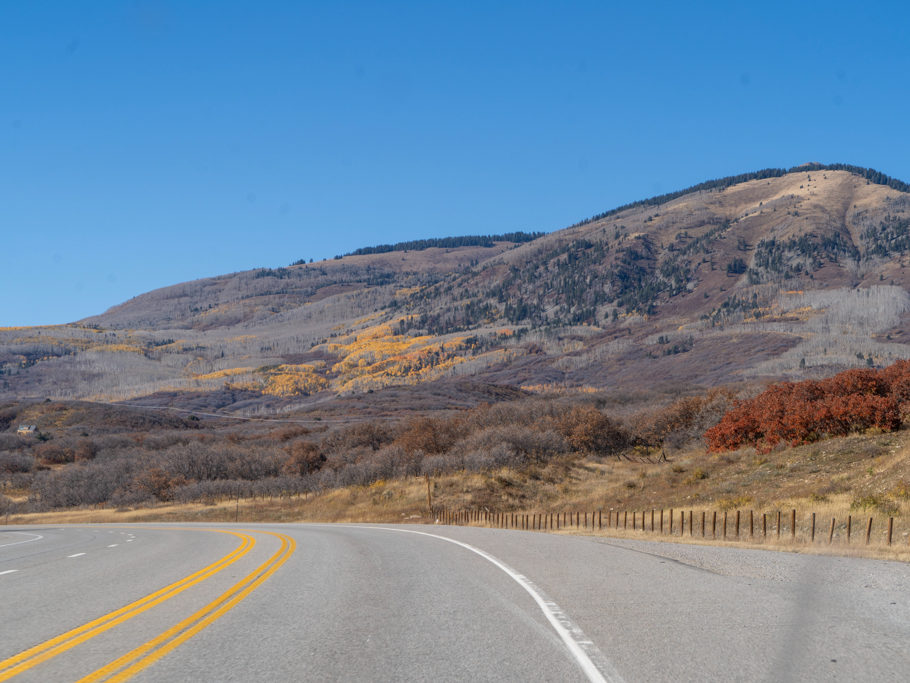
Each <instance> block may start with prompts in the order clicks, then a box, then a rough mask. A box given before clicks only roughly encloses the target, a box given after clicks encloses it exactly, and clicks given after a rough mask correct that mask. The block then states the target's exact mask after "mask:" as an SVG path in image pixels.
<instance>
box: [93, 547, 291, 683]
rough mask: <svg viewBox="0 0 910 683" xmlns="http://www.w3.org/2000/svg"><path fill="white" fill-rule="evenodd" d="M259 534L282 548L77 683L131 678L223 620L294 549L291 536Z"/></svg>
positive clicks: (118, 681) (276, 568)
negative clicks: (216, 594)
mask: <svg viewBox="0 0 910 683" xmlns="http://www.w3.org/2000/svg"><path fill="white" fill-rule="evenodd" d="M258 533H266V534H270V535H272V536H275V537H276V538H280V539H281V547H280V548H279V549H278V551H277V552H276V553H275V554H274V555H272V556H271V557H270V558H269V559H268V560H266V561H265V562H264V563H263V564H261V565H260V566H259V567H257V568H256V569H255V570H254V571H253V572H252V573H250V574H248V575H247V576H245V577H244V578H243V579H241V580H240V581H238V582H237V583H236V584H234V585H233V586H232V587H231V588H229V589H228V590H227V591H226V592H224V593H223V594H222V595H221V596H219V597H218V598H216V599H215V600H213V601H212V602H210V603H209V604H208V605H206V606H205V607H203V608H202V609H200V610H199V611H197V612H196V613H195V614H192V615H190V616H189V617H187V618H186V619H184V620H183V621H181V622H180V623H179V624H177V625H176V626H174V627H172V628H169V629H168V630H167V631H165V632H164V633H162V634H161V635H159V636H157V637H155V638H153V639H152V640H150V641H148V642H147V643H145V644H144V645H140V646H139V647H137V648H135V649H134V650H131V651H130V652H128V653H126V654H125V655H123V656H122V657H119V658H118V659H115V660H114V661H113V662H111V663H110V664H107V665H106V666H104V667H102V668H100V669H98V670H97V671H95V672H93V673H91V674H89V675H88V676H86V677H84V678H81V679H79V681H78V682H77V683H96V682H97V681H102V680H103V681H108V682H110V683H120V682H121V681H125V680H127V679H128V678H131V677H133V676H134V675H136V674H137V673H139V672H140V671H142V670H143V669H145V668H146V667H148V666H150V665H151V664H153V663H155V662H156V661H158V660H159V659H161V658H162V657H164V656H165V655H166V654H168V653H169V652H171V651H173V650H174V649H175V648H177V647H178V646H180V645H181V644H183V643H185V642H186V641H187V640H189V639H190V638H192V637H193V636H194V635H196V634H197V633H199V632H200V631H201V630H203V629H204V628H206V627H207V626H209V625H210V624H212V623H213V622H214V621H215V620H217V619H219V618H220V617H222V616H223V615H224V614H225V613H226V612H227V611H228V610H230V609H231V608H232V607H234V606H235V605H236V604H237V603H239V602H240V601H241V600H243V599H244V598H245V597H246V596H247V595H249V594H250V593H251V592H253V591H254V590H255V589H256V588H258V587H259V586H260V585H261V584H262V583H263V582H264V581H265V580H266V579H268V578H269V577H270V576H271V575H272V574H274V573H275V572H276V571H278V568H279V567H280V566H281V565H283V564H284V563H285V562H286V561H287V559H288V558H289V557H290V556H291V554H292V553H293V552H294V549H295V548H296V546H297V544H296V543H295V542H294V539H293V538H291V537H290V536H285V535H284V534H276V533H273V532H271V531H263V532H258ZM156 648H157V649H156ZM124 667H126V668H124Z"/></svg>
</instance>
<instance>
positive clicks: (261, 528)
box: [0, 524, 910, 682]
mask: <svg viewBox="0 0 910 683" xmlns="http://www.w3.org/2000/svg"><path fill="white" fill-rule="evenodd" d="M908 644H910V565H907V564H902V563H895V562H881V561H873V560H862V559H852V558H833V557H817V556H808V555H793V554H782V553H771V552H764V551H754V550H741V549H736V548H730V547H723V548H719V547H704V546H700V547H697V546H686V545H680V544H661V543H653V542H637V541H620V540H616V539H607V538H593V537H570V536H557V535H549V534H541V533H536V534H535V533H533V532H518V531H504V530H491V529H471V528H451V527H438V526H437V527H430V526H398V527H381V526H373V525H369V526H368V525H362V526H354V525H315V524H314V525H254V526H244V525H236V526H235V525H221V526H217V527H212V526H193V525H179V526H177V525H175V526H167V525H157V526H153V525H124V526H116V527H115V526H53V527H43V526H41V527H39V526H35V527H0V682H2V681H4V680H15V681H42V682H43V681H121V680H128V679H129V680H133V681H182V680H194V681H354V680H365V681H377V680H381V681H399V680H400V681H431V680H432V681H463V680H484V681H486V680H503V681H574V680H578V681H584V680H609V681H623V680H625V681H704V680H724V681H732V680H741V681H785V680H794V681H797V680H798V681H830V680H835V681H836V680H844V681H848V680H876V681H889V680H894V681H904V680H907V672H908V671H910V650H908V647H907V646H908Z"/></svg>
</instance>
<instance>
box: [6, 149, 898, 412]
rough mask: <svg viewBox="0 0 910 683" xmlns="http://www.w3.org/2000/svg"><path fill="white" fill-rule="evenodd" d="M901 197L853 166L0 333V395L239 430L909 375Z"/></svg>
mask: <svg viewBox="0 0 910 683" xmlns="http://www.w3.org/2000/svg"><path fill="white" fill-rule="evenodd" d="M907 189H908V188H907V186H906V185H904V184H903V183H901V182H900V181H896V180H893V179H891V178H888V177H887V176H883V175H882V174H879V173H877V172H874V171H870V170H867V169H860V168H857V167H845V166H840V165H838V166H830V167H822V166H819V165H809V166H805V167H799V168H797V169H791V170H789V171H784V170H773V169H772V170H769V171H761V172H758V173H755V174H749V175H745V176H738V177H736V178H729V179H721V180H718V181H711V182H709V183H704V184H702V185H701V186H696V187H695V188H691V189H690V190H689V191H683V192H680V193H673V194H671V195H665V196H663V197H659V198H654V199H651V200H644V201H643V202H639V203H636V204H634V205H630V206H628V207H622V208H620V209H617V210H614V211H610V212H607V213H605V214H602V215H600V216H597V217H594V218H593V219H590V220H588V221H585V222H583V223H580V224H578V225H575V226H572V227H570V228H567V229H564V230H559V231H556V232H553V233H550V234H547V235H543V236H540V237H537V238H536V239H532V240H530V241H525V240H523V239H518V238H514V241H506V240H500V241H497V242H495V243H493V244H492V246H490V243H489V242H482V241H481V242H476V243H475V244H474V245H470V246H454V247H431V248H427V249H419V250H413V249H408V250H404V249H403V248H402V250H388V251H385V250H383V251H381V253H364V252H371V251H375V250H368V249H367V250H362V252H361V253H359V254H354V255H348V256H345V257H343V258H336V259H333V260H329V261H323V262H320V263H309V264H299V265H294V266H291V267H288V268H278V269H258V270H253V271H247V272H243V273H235V274H232V275H225V276H220V277H217V278H210V279H205V280H198V281H195V282H190V283H183V284H180V285H175V286H173V287H168V288H165V289H162V290H156V291H154V292H149V293H148V294H144V295H142V296H139V297H136V298H135V299H132V300H130V301H128V302H125V303H124V304H121V305H120V306H116V307H114V308H112V309H110V310H109V311H107V312H106V313H104V314H102V315H99V316H95V317H93V318H89V319H87V320H84V321H81V322H80V323H78V324H74V325H66V326H55V327H50V328H36V329H16V330H13V329H6V330H0V367H2V371H3V373H4V374H3V376H2V378H0V380H2V381H0V396H7V397H23V396H53V397H57V398H86V397H88V398H100V399H104V400H110V399H127V398H135V397H142V396H145V395H148V394H152V393H156V392H158V393H159V397H158V400H159V401H169V400H176V398H175V396H176V394H175V393H174V392H178V393H181V394H184V395H185V392H188V391H190V392H196V393H194V394H193V395H198V396H199V397H200V398H199V400H200V401H204V402H205V404H206V405H211V404H212V403H215V404H217V405H218V406H219V407H220V409H222V410H230V409H231V407H232V406H233V407H234V409H237V410H243V411H245V412H250V411H254V410H258V409H268V410H274V409H279V408H280V409H284V410H289V409H293V408H306V407H307V406H312V405H316V404H320V403H324V402H325V401H329V400H331V399H332V398H333V397H334V396H336V395H342V396H344V395H351V394H362V393H363V392H376V391H377V390H381V389H383V388H385V387H391V386H396V385H398V386H400V385H416V384H421V383H424V382H433V383H435V384H437V385H438V384H439V383H440V382H442V383H447V382H449V383H450V382H452V381H453V380H456V379H458V378H463V377H473V378H474V380H475V384H474V385H472V386H476V385H477V382H479V383H480V384H500V385H503V384H504V385H509V386H512V387H516V388H523V389H525V390H530V391H540V390H551V389H560V390H564V389H565V388H570V389H575V390H590V389H598V390H604V389H608V390H614V391H628V390H631V389H634V390H639V389H641V388H642V387H645V388H648V389H655V388H656V389H660V390H665V391H671V392H677V391H681V390H685V389H687V388H693V387H696V386H710V385H717V384H726V383H731V382H754V381H756V380H761V379H766V378H777V377H798V376H803V375H812V374H830V373H831V372H834V371H835V370H839V369H843V368H844V367H850V366H854V365H867V364H869V365H873V364H887V363H889V362H891V361H892V360H893V359H895V358H903V357H908V356H910V346H908V345H907V344H905V343H904V337H905V336H906V335H907V332H908V328H907V318H906V313H907V311H908V310H910V296H908V294H907V290H908V287H910V277H908V269H907V268H906V265H907V262H908V259H910V194H908V193H907ZM502 237H504V238H507V237H509V236H502ZM535 237H536V236H535ZM478 244H481V245H480V246H478ZM162 392H170V393H162ZM480 394H481V395H482V394H483V392H480ZM168 397H169V398H168ZM203 397H205V398H203ZM373 398H375V399H377V400H378V399H379V396H375V397H373ZM185 400H186V399H185V397H184V398H183V399H181V401H184V402H185Z"/></svg>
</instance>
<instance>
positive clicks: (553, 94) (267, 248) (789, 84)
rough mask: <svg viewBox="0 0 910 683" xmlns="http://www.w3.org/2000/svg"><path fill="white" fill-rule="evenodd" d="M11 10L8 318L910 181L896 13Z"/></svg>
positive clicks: (91, 309)
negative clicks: (693, 192) (683, 202)
mask: <svg viewBox="0 0 910 683" xmlns="http://www.w3.org/2000/svg"><path fill="white" fill-rule="evenodd" d="M731 4H733V3H728V2H723V3H720V2H688V3H679V2H666V3H663V2H656V3H618V2H606V1H604V2H552V3H544V2H491V1H485V2H471V1H468V0H462V1H460V2H457V3H456V2H449V3H442V2H430V1H423V2H302V1H301V2H267V1H260V2H230V1H227V0H220V1H218V2H202V1H197V2H176V1H174V2H167V1H165V0H139V1H136V2H100V1H99V2H50V1H47V2H21V3H10V2H8V3H2V4H0V32H2V33H0V35H2V40H0V92H2V95H0V103H2V106H0V222H2V223H0V224H2V234H3V236H4V239H3V244H4V247H5V249H4V252H5V254H4V258H3V262H2V267H0V291H2V296H0V325H31V324H51V323H62V322H69V321H73V320H77V319H80V318H82V317H85V316H88V315H92V314H96V313H100V312H102V311H104V310H105V309H106V308H108V307H109V306H112V305H115V304H117V303H120V302H121V301H124V300H126V299H128V298H130V297H132V296H135V295H137V294H140V293H142V292H145V291H148V290H150V289H154V288H156V287H161V286H165V285H169V284H174V283H177V282H181V281H185V280H191V279H195V278H199V277H206V276H211V275H217V274H222V273H227V272H233V271H238V270H246V269H249V268H254V267H259V266H272V267H275V266H282V265H287V264H289V263H290V262H292V261H294V260H297V259H299V258H307V259H309V258H315V259H317V260H318V259H320V258H326V257H332V256H333V255H335V254H339V253H343V252H347V251H351V250H353V249H355V248H357V247H360V246H366V245H371V244H377V243H384V242H396V241H401V240H408V239H418V238H423V237H433V236H446V235H463V234H487V233H496V232H508V231H512V230H545V231H551V230H556V229H559V228H561V227H565V226H566V225H568V224H571V223H573V222H575V221H577V220H579V219H581V218H584V217H586V216H589V215H591V214H594V213H598V212H600V211H604V210H606V209H609V208H612V207H614V206H616V205H618V204H623V203H626V202H629V201H634V200H636V199H641V198H644V197H647V196H651V195H654V194H659V193H662V192H669V191H672V190H676V189H680V188H682V187H686V186H689V185H692V184H695V183H698V182H700V181H702V180H706V179H709V178H714V177H720V176H724V175H730V174H736V173H742V172H746V171H752V170H757V169H760V168H765V167H769V166H774V167H779V166H793V165H796V164H800V163H803V162H807V161H821V162H845V163H852V164H858V165H861V166H870V167H873V168H876V169H878V170H880V171H882V172H884V173H887V174H889V175H892V176H895V177H897V178H901V179H903V180H906V181H910V136H908V135H907V132H906V131H907V116H908V113H910V87H908V86H910V82H908V81H910V48H908V45H910V41H908V38H910V36H908V28H907V27H908V26H910V9H908V6H907V4H906V3H902V2H880V3H866V5H863V4H862V3H855V2H850V3H846V2H837V1H830V2H804V3H775V2H761V3H748V4H746V3H742V4H743V5H745V6H742V7H738V8H737V7H731V6H730V5H731Z"/></svg>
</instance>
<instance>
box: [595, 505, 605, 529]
mask: <svg viewBox="0 0 910 683" xmlns="http://www.w3.org/2000/svg"><path fill="white" fill-rule="evenodd" d="M603 513H604V511H603V510H598V511H597V530H598V531H600V530H601V529H603V523H602V522H603Z"/></svg>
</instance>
